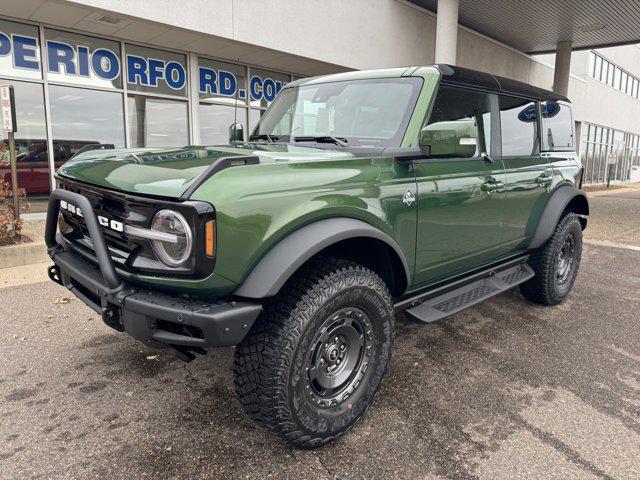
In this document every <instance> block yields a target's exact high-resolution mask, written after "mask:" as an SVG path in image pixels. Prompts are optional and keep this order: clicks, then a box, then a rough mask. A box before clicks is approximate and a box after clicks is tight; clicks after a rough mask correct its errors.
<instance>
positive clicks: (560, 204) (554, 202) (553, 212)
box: [529, 185, 589, 249]
mask: <svg viewBox="0 0 640 480" xmlns="http://www.w3.org/2000/svg"><path fill="white" fill-rule="evenodd" d="M576 197H580V198H581V200H580V202H581V203H582V202H584V205H586V210H585V211H582V212H578V213H582V214H584V215H588V214H589V201H588V200H587V196H586V194H585V193H584V192H583V191H582V190H578V189H577V188H576V187H574V186H571V185H563V186H561V187H558V189H557V190H556V191H555V192H554V193H553V195H552V196H551V198H550V199H549V201H548V202H547V205H546V207H545V208H544V211H543V212H542V216H541V218H540V223H538V227H537V228H536V232H535V233H534V235H533V238H532V239H531V244H530V245H529V249H534V248H538V247H540V246H542V245H544V243H545V242H546V241H547V240H549V239H550V238H551V235H553V231H554V230H555V228H556V225H557V224H558V221H559V220H560V216H561V215H562V212H564V211H565V209H566V208H567V205H569V203H570V202H571V201H573V200H574V199H575V198H576Z"/></svg>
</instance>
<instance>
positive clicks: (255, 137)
mask: <svg viewBox="0 0 640 480" xmlns="http://www.w3.org/2000/svg"><path fill="white" fill-rule="evenodd" d="M279 138H280V137H279V136H277V135H269V134H268V133H261V134H260V135H251V136H250V137H249V140H250V141H251V140H267V141H268V142H269V143H275V142H277V141H278V139H279Z"/></svg>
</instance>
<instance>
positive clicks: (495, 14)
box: [409, 0, 640, 54]
mask: <svg viewBox="0 0 640 480" xmlns="http://www.w3.org/2000/svg"><path fill="white" fill-rule="evenodd" d="M409 2H411V3H413V4H414V5H418V6H419V7H422V8H424V9H426V10H429V11H431V12H437V5H438V2H437V0H409ZM458 23H459V24H460V25H463V26H465V27H467V28H470V29H472V30H475V31H477V32H479V33H481V34H483V35H486V36H487V37H490V38H493V39H495V40H497V41H499V42H501V43H504V44H505V45H508V46H510V47H512V48H515V49H516V50H520V51H521V52H525V53H529V54H538V53H552V52H555V51H556V46H557V44H558V42H561V41H571V42H572V48H573V49H574V50H586V49H591V48H601V47H612V46H617V45H628V44H633V43H640V28H639V27H638V25H640V1H638V0H460V9H459V14H458Z"/></svg>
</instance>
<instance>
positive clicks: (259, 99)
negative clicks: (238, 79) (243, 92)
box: [249, 68, 291, 108]
mask: <svg viewBox="0 0 640 480" xmlns="http://www.w3.org/2000/svg"><path fill="white" fill-rule="evenodd" d="M290 81H291V77H290V76H289V75H285V74H283V73H277V72H270V71H268V70H261V69H259V68H252V69H250V77H249V97H250V101H251V106H252V107H261V108H266V107H268V106H269V104H270V103H271V102H273V100H274V99H275V98H276V95H277V94H278V93H280V90H282V87H284V86H285V85H286V84H287V83H289V82H290Z"/></svg>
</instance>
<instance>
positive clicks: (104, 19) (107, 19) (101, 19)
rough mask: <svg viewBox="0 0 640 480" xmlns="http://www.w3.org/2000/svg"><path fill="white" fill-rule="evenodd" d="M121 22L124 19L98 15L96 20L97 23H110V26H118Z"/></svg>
mask: <svg viewBox="0 0 640 480" xmlns="http://www.w3.org/2000/svg"><path fill="white" fill-rule="evenodd" d="M123 20H124V18H118V17H112V16H111V15H100V16H99V17H98V18H97V19H96V21H97V22H104V23H110V24H111V25H118V24H119V23H120V22H122V21H123Z"/></svg>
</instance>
